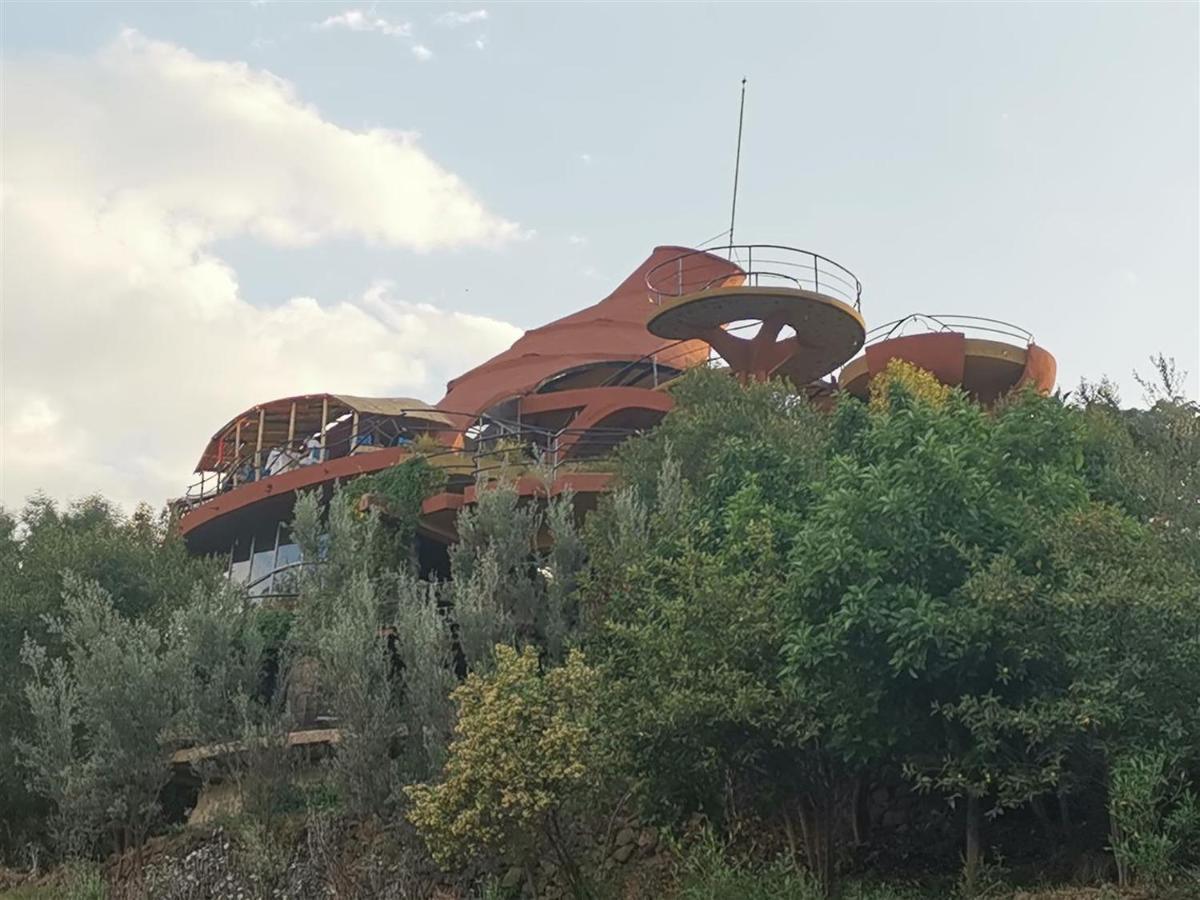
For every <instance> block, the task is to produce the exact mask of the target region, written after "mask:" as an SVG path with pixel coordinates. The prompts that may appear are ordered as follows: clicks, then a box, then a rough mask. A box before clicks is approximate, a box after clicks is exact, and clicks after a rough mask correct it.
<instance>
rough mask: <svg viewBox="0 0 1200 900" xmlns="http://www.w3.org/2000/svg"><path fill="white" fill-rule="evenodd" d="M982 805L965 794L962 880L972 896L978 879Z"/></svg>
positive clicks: (971, 795)
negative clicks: (965, 813)
mask: <svg viewBox="0 0 1200 900" xmlns="http://www.w3.org/2000/svg"><path fill="white" fill-rule="evenodd" d="M982 806H983V804H982V803H980V800H979V798H978V797H976V796H975V795H974V794H967V847H966V854H965V856H964V865H963V880H964V881H965V883H966V888H967V893H968V894H974V893H975V888H976V885H977V882H978V879H979V859H980V856H981V853H980V831H981V830H982V829H981V825H982V819H983V811H982Z"/></svg>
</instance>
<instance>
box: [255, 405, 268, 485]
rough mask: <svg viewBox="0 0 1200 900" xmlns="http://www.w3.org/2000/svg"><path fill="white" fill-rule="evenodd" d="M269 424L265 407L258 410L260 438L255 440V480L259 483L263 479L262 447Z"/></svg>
mask: <svg viewBox="0 0 1200 900" xmlns="http://www.w3.org/2000/svg"><path fill="white" fill-rule="evenodd" d="M266 424H267V411H266V409H264V408H263V407H261V406H260V407H259V408H258V437H256V438H255V439H254V479H255V480H256V481H257V480H258V479H260V478H262V462H263V460H262V445H263V428H264V427H265V426H266Z"/></svg>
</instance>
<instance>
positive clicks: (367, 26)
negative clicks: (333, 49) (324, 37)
mask: <svg viewBox="0 0 1200 900" xmlns="http://www.w3.org/2000/svg"><path fill="white" fill-rule="evenodd" d="M316 27H317V28H319V29H322V30H327V29H331V28H344V29H345V30H347V31H377V32H379V33H380V34H386V35H388V36H389V37H411V36H412V25H411V24H409V23H408V22H389V21H388V20H387V19H384V18H381V17H379V16H376V15H375V14H374V13H364V12H363V11H362V10H361V9H348V10H346V11H345V12H341V13H338V14H337V15H336V16H330V17H329V18H327V19H325V20H324V21H322V22H318V23H317V25H316Z"/></svg>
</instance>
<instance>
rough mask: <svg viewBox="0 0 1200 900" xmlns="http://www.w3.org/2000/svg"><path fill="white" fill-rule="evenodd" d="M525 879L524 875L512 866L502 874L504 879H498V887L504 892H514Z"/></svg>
mask: <svg viewBox="0 0 1200 900" xmlns="http://www.w3.org/2000/svg"><path fill="white" fill-rule="evenodd" d="M524 878H525V873H524V872H522V871H521V870H520V869H519V868H517V867H516V866H513V867H512V868H511V869H509V870H508V871H507V872H505V873H504V877H503V878H502V879H500V887H502V888H504V890H506V891H511V890H514V889H515V888H516V887H517V886H518V885H519V884H520V883H521V881H522V880H524Z"/></svg>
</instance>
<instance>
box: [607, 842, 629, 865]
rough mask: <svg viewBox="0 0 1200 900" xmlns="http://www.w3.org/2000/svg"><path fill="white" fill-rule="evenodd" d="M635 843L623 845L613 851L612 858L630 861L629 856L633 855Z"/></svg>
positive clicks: (620, 861)
mask: <svg viewBox="0 0 1200 900" xmlns="http://www.w3.org/2000/svg"><path fill="white" fill-rule="evenodd" d="M633 851H634V845H633V844H632V843H629V844H625V845H624V846H623V847H618V848H617V849H616V852H614V853H613V855H612V858H613V859H615V860H616V861H617V862H619V863H623V862H628V860H629V857H631V856H633Z"/></svg>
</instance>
